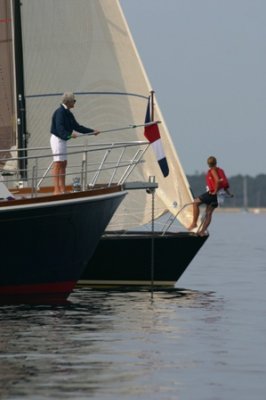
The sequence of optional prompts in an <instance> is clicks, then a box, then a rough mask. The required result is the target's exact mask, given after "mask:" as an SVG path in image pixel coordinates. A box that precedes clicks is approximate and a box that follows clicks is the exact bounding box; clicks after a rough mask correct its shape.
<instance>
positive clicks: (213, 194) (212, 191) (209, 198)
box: [188, 156, 233, 236]
mask: <svg viewBox="0 0 266 400" xmlns="http://www.w3.org/2000/svg"><path fill="white" fill-rule="evenodd" d="M207 164H208V166H209V170H208V172H207V175H206V183H207V192H205V193H203V194H201V195H200V196H199V197H197V198H196V199H195V200H194V202H193V221H192V224H191V225H190V227H189V228H188V230H193V229H195V228H197V222H198V217H199V206H200V205H201V204H206V215H205V219H204V221H203V224H202V226H201V227H200V230H199V231H198V232H197V233H198V235H199V236H204V235H206V234H207V232H206V230H207V228H208V226H209V225H210V223H211V219H212V213H213V211H214V210H215V208H217V207H218V199H217V193H218V192H219V190H221V189H223V190H224V191H225V192H226V193H227V194H228V195H229V196H230V197H233V195H232V194H231V193H230V191H229V183H228V180H227V178H226V175H225V173H224V171H223V170H222V169H221V168H219V167H217V160H216V158H215V157H213V156H211V157H209V158H208V159H207Z"/></svg>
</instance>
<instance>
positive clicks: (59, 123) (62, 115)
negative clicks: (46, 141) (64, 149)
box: [51, 105, 94, 140]
mask: <svg viewBox="0 0 266 400" xmlns="http://www.w3.org/2000/svg"><path fill="white" fill-rule="evenodd" d="M73 131H77V132H79V133H91V132H93V131H94V130H93V129H91V128H86V127H85V126H82V125H79V124H78V122H77V121H76V119H75V117H74V115H73V114H72V112H71V111H70V110H69V109H67V108H65V107H64V106H63V105H61V106H60V107H59V108H58V109H57V110H55V112H54V114H53V116H52V124H51V133H52V134H53V135H55V136H57V137H59V138H60V139H63V140H68V139H70V137H71V134H72V132H73Z"/></svg>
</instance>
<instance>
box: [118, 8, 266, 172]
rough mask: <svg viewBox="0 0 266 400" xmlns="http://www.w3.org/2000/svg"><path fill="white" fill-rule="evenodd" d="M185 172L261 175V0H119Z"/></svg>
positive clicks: (265, 100) (265, 65)
mask: <svg viewBox="0 0 266 400" xmlns="http://www.w3.org/2000/svg"><path fill="white" fill-rule="evenodd" d="M120 4H121V6H122V9H123V11H124V14H125V16H126V19H127V22H128V25H129V28H130V30H131V33H132V35H133V38H134V41H135V44H136V46H137V49H138V52H139V54H140V57H141V59H142V62H143V64H144V67H145V70H146V72H147V75H148V77H149V80H150V82H151V84H152V88H153V90H154V91H155V93H156V98H157V102H158V104H159V106H160V109H161V111H162V113H163V116H164V119H165V122H166V125H167V127H168V129H169V131H170V133H171V137H172V139H173V142H174V145H175V148H176V151H177V154H178V156H179V159H180V161H181V164H182V166H183V168H184V170H185V173H186V174H188V175H190V174H194V173H202V172H204V171H205V170H206V169H207V165H206V159H207V158H208V156H210V155H214V156H216V157H217V160H218V165H219V166H220V167H222V168H224V169H225V171H226V173H227V175H228V176H235V175H238V174H241V175H250V176H257V175H258V174H261V173H263V174H266V0H138V1H137V0H120Z"/></svg>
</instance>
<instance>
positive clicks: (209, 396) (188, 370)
mask: <svg viewBox="0 0 266 400" xmlns="http://www.w3.org/2000/svg"><path fill="white" fill-rule="evenodd" d="M265 231H266V214H260V215H254V214H251V213H244V212H243V213H242V212H240V213H233V214H226V213H220V214H219V213H216V214H215V215H214V220H213V223H212V225H211V229H210V232H211V237H210V238H209V240H208V241H207V242H206V244H205V246H204V247H203V249H202V250H201V252H200V253H199V255H198V256H197V257H196V259H195V260H194V261H193V262H192V264H191V265H190V267H189V268H188V270H187V271H186V272H185V274H184V275H183V277H182V278H181V279H180V280H179V282H178V285H177V286H178V288H180V289H178V288H176V289H173V290H170V291H159V292H155V293H154V296H153V300H152V299H151V294H150V292H149V291H131V292H130V291H128V292H119V291H91V290H88V289H83V290H81V289H80V290H76V291H75V293H74V294H73V295H72V296H71V298H70V300H71V302H70V304H69V305H67V306H64V307H63V306H58V307H55V306H54V307H41V306H39V307H29V306H9V307H1V308H0V318H1V325H0V398H1V399H12V400H15V399H34V400H39V399H40V400H41V399H103V400H105V399H110V400H111V399H112V400H116V399H127V400H133V399H143V400H144V399H145V400H146V399H153V400H163V399H165V400H171V399H175V400H176V399H181V400H194V399H197V400H225V399H226V400H227V399H228V400H232V399H234V400H238V399H241V400H245V399H246V400H264V399H265V398H266V318H265V317H266V293H265V288H266V243H265V236H266V235H265ZM177 257H178V255H177Z"/></svg>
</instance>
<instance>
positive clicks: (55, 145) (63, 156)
mask: <svg viewBox="0 0 266 400" xmlns="http://www.w3.org/2000/svg"><path fill="white" fill-rule="evenodd" d="M50 144H51V149H52V153H53V155H54V158H53V159H54V161H66V160H67V142H66V140H63V139H60V138H58V137H57V136H55V135H53V134H52V135H51V139H50ZM57 154H58V155H57Z"/></svg>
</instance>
